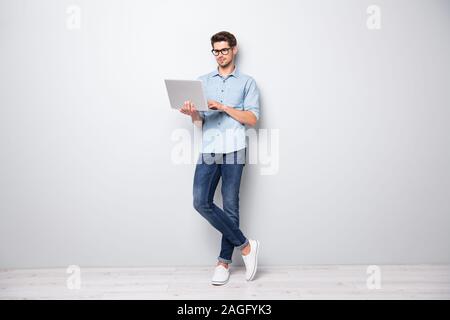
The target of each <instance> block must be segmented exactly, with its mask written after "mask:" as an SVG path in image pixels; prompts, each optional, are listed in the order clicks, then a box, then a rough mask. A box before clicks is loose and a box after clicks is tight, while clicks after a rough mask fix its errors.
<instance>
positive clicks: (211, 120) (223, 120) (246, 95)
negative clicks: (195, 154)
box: [197, 66, 259, 153]
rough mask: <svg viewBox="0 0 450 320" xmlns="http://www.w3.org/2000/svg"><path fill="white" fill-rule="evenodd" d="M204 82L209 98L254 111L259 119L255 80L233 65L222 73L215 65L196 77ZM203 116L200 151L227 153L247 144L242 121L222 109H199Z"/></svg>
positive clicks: (238, 108)
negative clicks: (210, 70) (232, 68)
mask: <svg viewBox="0 0 450 320" xmlns="http://www.w3.org/2000/svg"><path fill="white" fill-rule="evenodd" d="M197 80H201V81H202V83H203V89H204V91H205V93H206V98H207V99H208V100H215V101H217V102H220V103H222V104H224V105H226V106H228V107H232V108H235V109H237V110H246V111H247V110H248V111H251V112H253V114H254V115H255V116H256V119H259V90H258V87H257V86H256V82H255V80H254V79H253V78H252V77H250V76H248V75H246V74H243V73H241V72H239V69H238V67H237V66H235V68H234V70H233V72H232V73H230V74H229V75H227V76H226V77H223V76H221V75H220V74H219V70H218V67H217V68H216V69H215V70H214V71H212V72H210V73H207V74H205V75H202V76H200V77H198V78H197ZM199 113H200V116H201V117H202V119H203V127H202V153H229V152H233V151H236V150H240V149H242V148H245V147H246V146H247V142H246V138H245V125H244V124H242V123H240V122H239V121H237V120H235V119H233V118H232V117H231V116H229V115H228V114H227V113H226V112H222V111H220V112H219V111H199Z"/></svg>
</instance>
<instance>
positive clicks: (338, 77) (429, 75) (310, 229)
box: [0, 0, 450, 268]
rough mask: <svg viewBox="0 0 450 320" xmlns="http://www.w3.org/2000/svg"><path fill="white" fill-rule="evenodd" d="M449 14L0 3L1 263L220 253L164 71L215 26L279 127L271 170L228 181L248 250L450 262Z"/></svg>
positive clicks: (312, 257) (304, 257)
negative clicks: (174, 155)
mask: <svg viewBox="0 0 450 320" xmlns="http://www.w3.org/2000/svg"><path fill="white" fill-rule="evenodd" d="M372 4H375V5H378V6H379V8H380V9H381V20H380V22H381V29H378V30H371V29H369V28H368V27H367V23H366V21H367V19H368V17H369V16H370V14H368V13H367V12H366V10H367V8H368V6H369V5H372ZM70 5H77V6H78V7H79V8H80V9H81V25H80V29H71V28H70V27H68V26H67V23H68V19H69V18H68V17H70V16H71V13H70V12H71V11H70V9H69V13H68V12H67V11H66V10H67V8H68V7H70ZM449 18H450V1H437V0H434V1H425V0H423V1H419V0H415V1H381V0H377V1H356V0H345V1H331V0H329V1H316V0H314V1H312V0H311V1H293V0H291V1H287V0H284V1H261V0H250V1H237V0H230V1H226V2H222V1H211V0H208V1H200V0H198V1H183V0H172V1H165V0H164V1H163V0H160V1H110V0H108V1H107V0H102V1H100V0H96V1H91V0H89V1H76V0H72V1H56V0H54V1H50V0H41V1H31V0H30V1H23V0H14V1H13V0H1V1H0V70H1V72H0V88H1V90H0V106H1V109H0V111H1V114H0V130H1V132H0V156H1V158H0V267H23V268H28V267H51V266H67V265H69V264H77V265H80V266H149V265H199V264H207V265H212V264H213V263H214V262H215V259H216V257H217V255H218V254H219V242H220V234H219V233H218V232H217V231H216V230H215V229H213V228H212V227H211V226H210V225H209V224H208V223H207V222H206V220H204V219H203V218H202V217H201V216H200V215H199V214H198V213H197V212H196V211H195V210H194V209H193V207H192V178H193V173H194V164H193V163H192V164H185V165H176V164H174V163H173V162H172V161H171V152H172V149H173V147H174V145H175V142H174V141H172V140H171V135H172V133H173V132H174V131H175V130H176V129H179V128H185V129H186V130H190V132H192V131H193V127H192V124H191V123H190V121H189V119H188V118H187V117H186V116H184V115H182V114H180V113H179V112H177V111H173V110H171V109H170V108H169V103H168V98H167V95H166V92H165V87H164V83H163V79H164V78H181V79H190V78H192V79H193V78H195V77H197V76H198V75H201V74H204V73H207V72H210V71H211V70H213V68H215V66H216V65H215V61H214V58H213V56H212V55H211V53H210V51H209V50H210V49H211V48H210V43H209V38H210V36H211V35H212V34H213V33H215V32H218V31H221V30H228V31H230V32H232V33H234V34H235V35H236V36H237V39H238V44H239V48H240V52H239V60H238V65H239V67H240V68H241V71H242V72H244V73H247V74H249V75H251V76H253V77H254V78H255V79H256V81H257V83H258V86H259V88H260V90H261V121H260V123H259V128H260V129H269V130H272V129H278V130H279V134H280V135H279V152H278V153H277V155H276V157H278V159H279V170H278V172H277V173H276V174H273V175H262V174H261V167H263V166H264V165H263V164H255V165H249V166H247V167H246V168H245V171H244V176H243V181H242V186H241V187H242V189H241V226H242V229H243V231H244V233H246V234H247V236H249V237H252V238H257V239H259V240H260V241H261V244H262V251H261V260H260V263H261V264H271V265H281V264H353V263H358V264H359V263H361V264H384V263H393V264H403V263H419V264H422V263H450V246H449V244H450V234H449V231H450V170H449V163H450V150H449V146H450V127H449V119H450V110H449V108H450V93H449V92H450V90H449V83H450V81H449V80H450V64H449V57H450V44H449V39H450V19H449ZM72 22H73V21H72ZM217 191H218V194H216V200H217V201H218V202H219V203H220V201H221V197H220V192H219V191H220V188H219V189H218V190H217ZM234 261H235V262H236V263H238V264H240V263H241V259H240V257H239V255H238V252H237V251H235V255H234Z"/></svg>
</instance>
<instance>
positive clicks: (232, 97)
mask: <svg viewBox="0 0 450 320" xmlns="http://www.w3.org/2000/svg"><path fill="white" fill-rule="evenodd" d="M225 104H227V105H229V106H230V107H233V108H235V109H239V110H242V108H243V106H244V92H243V91H242V90H239V89H231V88H230V89H228V90H227V95H226V101H225Z"/></svg>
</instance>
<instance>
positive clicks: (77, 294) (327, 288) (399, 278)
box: [0, 265, 450, 300]
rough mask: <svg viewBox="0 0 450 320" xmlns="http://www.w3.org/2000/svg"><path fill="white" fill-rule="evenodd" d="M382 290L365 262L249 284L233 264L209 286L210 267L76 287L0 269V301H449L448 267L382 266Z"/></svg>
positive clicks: (57, 278) (105, 275)
mask: <svg viewBox="0 0 450 320" xmlns="http://www.w3.org/2000/svg"><path fill="white" fill-rule="evenodd" d="M379 267H380V271H381V288H380V289H369V288H368V287H367V284H366V281H367V278H368V277H369V275H368V274H367V273H366V271H367V266H363V265H344V266H341V265H339V266H329V265H326V266H282V267H281V266H276V267H269V266H261V267H259V268H258V273H257V275H256V277H255V279H254V281H252V282H246V281H245V279H244V269H243V267H236V266H232V267H231V268H232V269H230V270H231V278H230V281H229V282H228V284H226V285H224V286H212V285H211V284H210V278H211V275H212V272H213V266H202V267H148V268H83V267H81V288H80V289H69V288H68V287H67V278H68V277H69V276H70V275H69V274H68V273H66V268H54V269H1V270H0V299H214V300H215V299H226V300H227V299H450V266H449V265H382V266H379Z"/></svg>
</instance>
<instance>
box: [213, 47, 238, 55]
mask: <svg viewBox="0 0 450 320" xmlns="http://www.w3.org/2000/svg"><path fill="white" fill-rule="evenodd" d="M233 48H234V47H229V48H223V49H220V50H216V49H212V50H211V53H212V54H213V55H214V56H215V57H218V56H219V53H221V54H222V55H224V56H226V55H228V54H229V53H230V50H231V49H233ZM222 50H227V53H223V52H222ZM214 51H216V52H217V55H216V54H214Z"/></svg>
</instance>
